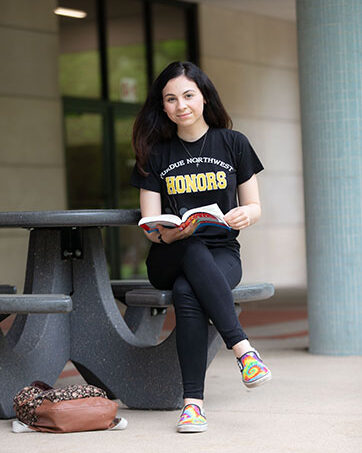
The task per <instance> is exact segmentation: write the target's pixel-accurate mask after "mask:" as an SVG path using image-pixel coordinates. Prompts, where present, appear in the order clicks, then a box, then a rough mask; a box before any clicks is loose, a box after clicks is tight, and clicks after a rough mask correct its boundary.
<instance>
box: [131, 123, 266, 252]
mask: <svg viewBox="0 0 362 453" xmlns="http://www.w3.org/2000/svg"><path fill="white" fill-rule="evenodd" d="M204 139H205V135H203V136H202V137H201V138H200V139H199V140H197V141H195V142H185V141H184V142H183V143H184V146H183V145H182V143H181V142H180V138H179V137H178V136H175V137H173V138H172V139H171V140H169V141H166V142H162V143H160V144H158V145H156V146H155V147H154V148H153V149H152V152H151V153H150V156H149V160H148V163H147V166H146V168H145V169H146V171H147V172H148V173H149V174H148V176H147V177H144V176H142V175H140V173H139V172H138V170H137V168H136V166H135V168H134V170H133V173H132V177H131V184H132V185H134V186H136V187H138V188H142V189H146V190H150V191H152V192H159V193H160V194H161V202H162V213H164V214H175V215H178V216H182V215H183V214H184V212H185V211H187V210H188V209H192V208H197V207H199V206H204V205H208V204H212V203H217V204H218V205H219V207H220V209H221V210H222V212H223V213H224V214H226V213H227V212H228V211H230V209H232V208H235V207H236V206H237V205H238V204H237V187H238V185H239V184H242V183H243V182H245V181H247V180H248V179H250V178H251V177H252V176H253V174H254V173H258V172H260V171H261V170H263V168H264V167H263V165H262V163H261V162H260V160H259V158H258V156H257V155H256V153H255V151H254V150H253V148H252V146H251V145H250V143H249V140H248V139H247V138H246V137H245V135H243V134H241V133H240V132H237V131H233V130H230V129H212V128H210V129H209V130H208V132H207V135H206V139H205V143H204ZM203 144H204V147H203V149H202V154H201V156H200V151H201V148H202V145H203ZM185 147H186V149H187V150H188V152H189V153H188V152H187V151H186V149H185ZM189 154H191V156H194V157H190V155H189ZM194 234H195V235H197V236H200V237H202V239H203V240H204V241H205V242H206V244H207V245H209V246H226V247H232V248H234V249H238V248H239V244H238V242H237V240H236V237H237V235H238V234H239V231H237V230H231V231H228V230H227V229H224V228H220V227H217V226H200V227H199V228H198V229H197V230H196V231H195V233H194Z"/></svg>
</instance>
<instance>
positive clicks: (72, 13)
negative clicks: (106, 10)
mask: <svg viewBox="0 0 362 453" xmlns="http://www.w3.org/2000/svg"><path fill="white" fill-rule="evenodd" d="M54 13H55V14H58V16H67V17H75V18H77V19H84V18H85V17H86V16H87V13H86V12H85V11H81V10H79V9H70V8H61V7H59V8H56V9H55V10H54Z"/></svg>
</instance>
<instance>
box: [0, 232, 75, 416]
mask: <svg viewBox="0 0 362 453" xmlns="http://www.w3.org/2000/svg"><path fill="white" fill-rule="evenodd" d="M59 244H60V241H59V231H56V230H45V229H43V230H40V229H39V230H33V231H32V232H31V233H30V240H29V250H28V261H27V270H26V283H25V289H24V292H25V293H27V294H30V293H38V294H50V293H62V294H70V284H71V267H70V263H67V262H66V261H62V260H60V246H59ZM69 338H70V326H69V315H65V314H50V315H46V314H40V315H35V314H31V315H26V316H20V315H18V316H17V317H16V319H15V321H14V323H13V325H12V327H11V329H10V331H9V332H8V333H7V335H6V336H4V337H1V338H0V418H10V417H13V416H14V411H13V408H12V400H13V397H14V396H15V394H16V393H17V392H18V391H19V390H20V389H21V388H22V387H24V386H26V385H29V384H30V383H31V382H32V381H34V380H41V381H44V382H47V383H48V384H50V385H53V384H54V383H55V381H56V379H57V378H58V376H59V374H60V373H61V371H62V370H63V368H64V366H65V363H66V362H67V360H68V358H69V355H70V341H69Z"/></svg>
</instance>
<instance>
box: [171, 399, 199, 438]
mask: <svg viewBox="0 0 362 453" xmlns="http://www.w3.org/2000/svg"><path fill="white" fill-rule="evenodd" d="M176 429H177V431H178V432H179V433H201V432H203V431H206V430H207V421H206V417H205V413H204V412H203V410H202V409H200V408H199V406H198V405H197V404H186V406H185V407H184V408H183V409H182V412H181V416H180V419H179V421H178V423H177V428H176Z"/></svg>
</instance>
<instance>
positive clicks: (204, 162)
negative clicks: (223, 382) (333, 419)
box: [132, 62, 271, 432]
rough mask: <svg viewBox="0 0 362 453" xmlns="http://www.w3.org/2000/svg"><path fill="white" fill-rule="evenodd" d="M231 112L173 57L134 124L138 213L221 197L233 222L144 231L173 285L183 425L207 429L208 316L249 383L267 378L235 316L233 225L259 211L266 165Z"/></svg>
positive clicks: (155, 278) (181, 208) (158, 271)
mask: <svg viewBox="0 0 362 453" xmlns="http://www.w3.org/2000/svg"><path fill="white" fill-rule="evenodd" d="M231 126H232V123H231V119H230V117H229V115H228V114H227V113H226V111H225V109H224V107H223V105H222V103H221V101H220V98H219V95H218V93H217V91H216V89H215V87H214V85H213V84H212V82H211V81H210V79H209V78H208V77H207V75H206V74H205V73H203V72H202V71H201V69H199V68H198V67H197V66H195V65H194V64H193V63H190V62H174V63H171V64H170V65H169V66H167V68H166V69H164V70H163V72H162V73H161V74H160V75H159V76H158V78H157V79H156V80H155V82H154V83H153V85H152V86H151V89H150V92H149V94H148V97H147V100H146V102H145V104H144V106H143V108H142V110H141V111H140V113H139V115H138V116H137V119H136V121H135V124H134V131H133V146H134V150H135V153H136V166H135V168H134V171H133V174H132V184H133V185H135V186H136V187H139V188H140V205H141V213H142V216H143V217H146V216H156V215H159V214H161V213H169V214H170V213H172V214H175V215H178V216H182V214H183V213H184V212H185V211H187V210H188V209H192V208H196V207H200V206H205V205H208V204H212V203H217V204H218V205H219V207H220V208H221V210H222V211H223V213H224V214H225V217H224V218H225V220H226V222H227V223H228V225H229V226H230V227H231V229H230V230H228V229H225V228H221V227H219V226H203V225H198V224H197V223H193V224H190V225H188V226H187V227H186V228H184V229H179V228H171V229H170V228H165V227H163V226H161V225H158V227H157V228H158V231H154V232H152V233H145V234H146V236H147V238H148V239H149V240H150V241H151V242H152V244H151V248H150V251H149V255H148V258H147V261H146V264H147V270H148V276H149V279H150V281H151V283H152V285H153V286H155V287H156V288H159V289H172V291H173V301H174V306H175V313H176V342H177V352H178V357H179V361H180V366H181V371H182V379H183V387H184V408H183V410H182V413H181V417H180V419H179V422H178V424H177V430H178V431H179V432H200V431H205V430H206V429H207V422H206V418H205V413H204V412H203V398H204V395H203V391H204V380H205V372H206V361H207V332H208V320H209V319H210V320H211V321H212V322H213V324H214V325H215V327H216V328H217V330H218V331H219V333H220V335H221V336H222V338H223V340H224V342H225V344H226V347H227V348H228V349H232V350H233V352H234V354H235V356H236V359H237V363H238V365H239V367H240V370H241V374H242V381H243V383H244V384H245V385H246V386H248V387H255V386H258V385H260V384H262V383H264V382H266V381H267V380H269V379H271V373H270V370H269V369H268V368H267V367H266V365H265V364H264V363H263V362H262V361H261V359H260V356H259V354H258V353H257V352H256V350H255V349H254V348H253V347H252V346H251V345H250V343H249V341H248V338H247V336H246V334H245V332H244V331H243V329H242V327H241V325H240V323H239V320H238V318H237V316H236V313H235V309H234V303H233V298H232V293H231V290H232V288H234V287H235V286H236V285H237V284H238V283H239V281H240V279H241V273H242V272H241V262H240V254H239V243H238V241H237V239H236V237H237V235H238V233H239V230H241V229H243V228H247V227H249V226H250V225H252V224H254V223H255V222H256V221H257V220H258V219H259V217H260V201H259V193H258V184H257V179H256V176H255V175H256V173H258V172H260V171H261V170H262V169H263V166H262V164H261V162H260V161H259V159H258V157H257V155H256V154H255V152H254V150H253V148H252V147H251V145H250V143H249V141H248V139H247V138H246V137H245V136H244V135H243V134H241V133H239V132H236V131H233V130H231Z"/></svg>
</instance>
